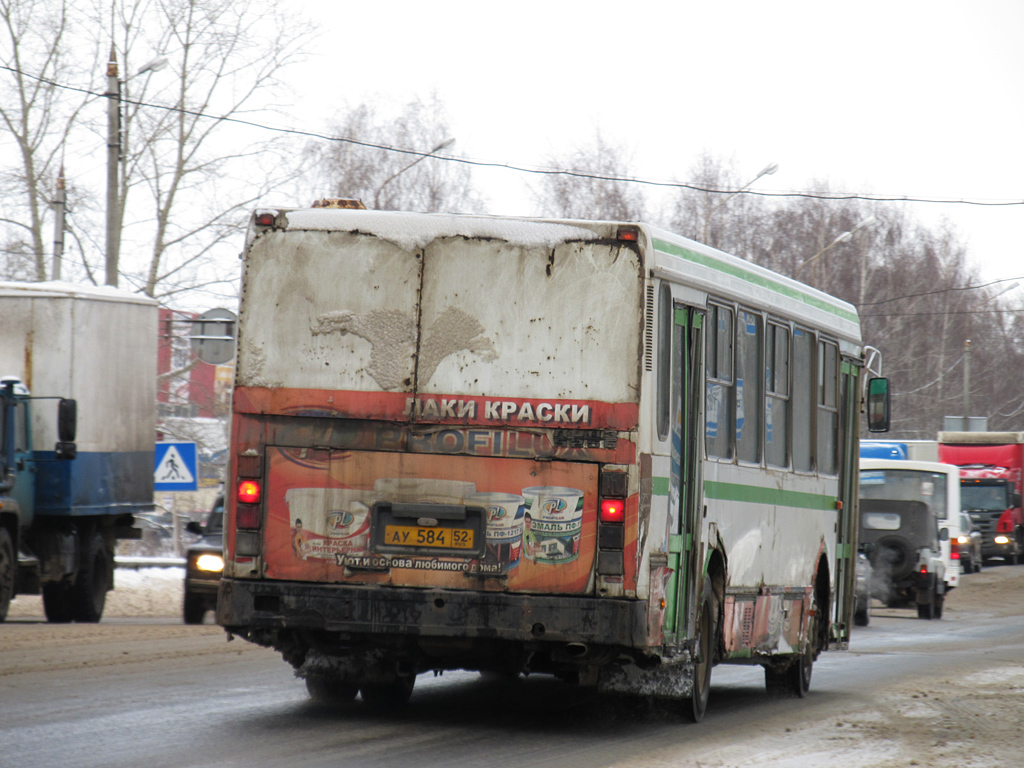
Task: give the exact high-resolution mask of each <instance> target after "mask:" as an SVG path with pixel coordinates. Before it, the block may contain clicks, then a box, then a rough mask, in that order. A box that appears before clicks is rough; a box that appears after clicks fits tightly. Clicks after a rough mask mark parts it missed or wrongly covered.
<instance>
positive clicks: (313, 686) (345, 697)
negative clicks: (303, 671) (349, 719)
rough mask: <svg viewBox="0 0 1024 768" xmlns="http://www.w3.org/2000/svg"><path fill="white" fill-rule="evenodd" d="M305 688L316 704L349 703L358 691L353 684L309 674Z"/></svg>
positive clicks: (333, 704)
mask: <svg viewBox="0 0 1024 768" xmlns="http://www.w3.org/2000/svg"><path fill="white" fill-rule="evenodd" d="M306 690H307V691H308V692H309V697H310V698H311V699H313V701H315V702H316V703H317V704H325V705H329V706H339V705H342V704H349V703H350V702H351V701H352V700H353V699H354V698H355V697H356V694H357V693H359V688H358V687H357V686H355V685H350V684H346V683H341V682H338V681H337V680H333V679H331V678H329V677H322V676H320V675H311V676H309V677H307V678H306Z"/></svg>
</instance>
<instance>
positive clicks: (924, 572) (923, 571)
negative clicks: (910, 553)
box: [921, 565, 928, 576]
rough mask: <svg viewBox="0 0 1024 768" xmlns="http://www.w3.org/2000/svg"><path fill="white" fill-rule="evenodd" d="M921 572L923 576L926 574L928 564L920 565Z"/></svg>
mask: <svg viewBox="0 0 1024 768" xmlns="http://www.w3.org/2000/svg"><path fill="white" fill-rule="evenodd" d="M921 573H923V574H924V575H925V576H927V575H928V566H927V565H922V566H921Z"/></svg>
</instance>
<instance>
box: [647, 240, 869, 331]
mask: <svg viewBox="0 0 1024 768" xmlns="http://www.w3.org/2000/svg"><path fill="white" fill-rule="evenodd" d="M654 247H655V249H657V250H659V251H661V252H662V253H667V254H669V255H670V256H679V257H681V258H683V259H686V260H687V261H692V262H693V263H694V264H700V265H701V266H703V267H708V268H710V269H714V270H716V271H718V272H724V273H725V274H727V275H731V276H732V277H738V278H740V279H741V280H746V281H747V282H748V283H752V284H753V285H757V286H760V287H761V288H767V289H768V290H770V291H775V292H776V293H779V294H781V295H783V296H786V297H787V298H790V299H796V300H798V301H802V302H803V303H804V304H807V305H808V306H811V307H816V308H817V309H822V310H824V311H826V312H828V313H830V314H833V315H836V316H837V317H841V318H842V319H843V320H849V321H850V322H852V323H859V322H860V319H859V318H858V317H857V313H856V312H850V311H849V310H847V309H843V308H842V307H837V306H836V305H835V304H831V303H829V302H827V301H824V300H822V299H820V298H818V297H817V296H812V295H810V294H809V293H804V292H803V291H801V290H799V289H797V288H793V287H791V286H788V285H783V284H782V283H780V282H777V281H776V280H772V279H771V278H770V277H766V276H764V275H755V274H754V273H753V272H749V271H747V270H745V269H743V267H741V266H739V265H736V264H726V263H725V262H724V261H720V260H718V259H716V258H715V257H713V256H705V255H704V254H702V253H697V252H695V251H691V250H689V249H687V248H683V247H682V246H679V245H676V244H674V243H669V242H666V241H665V240H658V239H657V238H655V240H654Z"/></svg>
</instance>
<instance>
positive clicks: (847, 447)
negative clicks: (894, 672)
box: [830, 360, 860, 646]
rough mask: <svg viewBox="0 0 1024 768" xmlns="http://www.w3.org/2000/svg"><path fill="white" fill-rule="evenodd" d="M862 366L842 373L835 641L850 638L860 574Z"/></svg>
mask: <svg viewBox="0 0 1024 768" xmlns="http://www.w3.org/2000/svg"><path fill="white" fill-rule="evenodd" d="M859 412H860V368H859V367H857V366H856V365H854V364H853V363H852V362H851V361H849V360H843V361H842V363H841V364H840V373H839V424H840V427H839V439H838V441H837V442H838V445H837V448H838V450H839V452H840V453H839V506H840V509H839V520H838V530H837V534H838V535H837V537H836V562H835V569H836V570H835V574H836V582H835V583H836V599H835V601H834V607H833V611H834V614H833V616H832V637H831V638H830V639H831V641H832V642H835V643H839V644H840V645H841V646H842V645H845V644H846V643H848V642H849V640H850V620H851V618H852V617H853V602H854V580H855V578H856V574H857V525H858V520H857V488H858V478H859V474H858V463H859V456H860V449H859V441H858V434H859V433H858V425H859V421H858V419H859V416H860V413H859Z"/></svg>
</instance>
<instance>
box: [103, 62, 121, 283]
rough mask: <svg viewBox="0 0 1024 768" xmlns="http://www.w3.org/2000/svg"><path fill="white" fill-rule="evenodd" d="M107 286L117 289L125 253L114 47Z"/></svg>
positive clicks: (118, 85) (118, 84)
mask: <svg viewBox="0 0 1024 768" xmlns="http://www.w3.org/2000/svg"><path fill="white" fill-rule="evenodd" d="M103 95H104V96H106V97H107V99H108V100H109V101H108V103H107V285H113V286H116V285H117V269H118V258H119V251H120V250H121V232H120V223H121V195H120V190H119V189H118V183H117V181H118V179H117V177H118V169H119V167H120V165H121V81H120V80H119V79H118V76H117V53H116V52H115V51H114V46H113V44H111V46H110V60H109V61H108V62H107V92H106V93H105V94H103Z"/></svg>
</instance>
